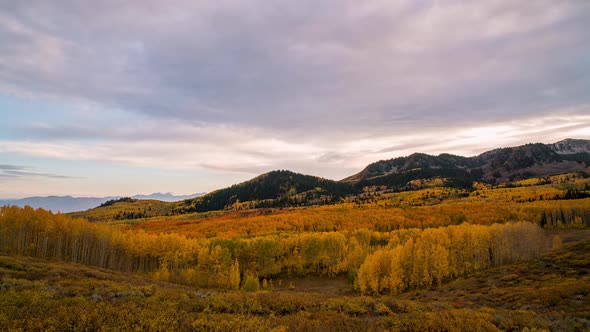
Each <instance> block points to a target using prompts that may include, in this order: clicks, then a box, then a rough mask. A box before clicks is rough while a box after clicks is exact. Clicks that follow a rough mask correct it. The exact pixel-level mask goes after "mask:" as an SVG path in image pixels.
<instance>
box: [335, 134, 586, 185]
mask: <svg viewBox="0 0 590 332" xmlns="http://www.w3.org/2000/svg"><path fill="white" fill-rule="evenodd" d="M589 165H590V141H588V140H573V139H566V140H563V141H560V142H557V143H554V144H541V143H536V144H526V145H522V146H517V147H510V148H501V149H495V150H491V151H488V152H484V153H482V154H480V155H478V156H475V157H461V156H455V155H450V154H440V155H438V156H431V155H427V154H422V153H415V154H412V155H410V156H407V157H399V158H394V159H389V160H381V161H378V162H376V163H372V164H370V165H369V166H367V167H366V168H365V169H363V170H362V171H361V172H359V173H357V174H355V175H352V176H350V177H347V178H345V179H343V180H342V182H346V183H358V182H361V181H365V183H367V184H373V185H379V184H383V185H400V184H403V182H404V181H406V180H407V179H417V178H420V177H426V178H432V177H442V178H448V179H450V180H451V182H453V181H454V182H458V183H463V182H465V180H467V182H469V181H473V180H477V181H485V182H490V183H505V182H508V181H515V180H522V179H526V178H531V177H543V176H550V175H556V174H563V173H569V172H583V171H588V167H589Z"/></svg>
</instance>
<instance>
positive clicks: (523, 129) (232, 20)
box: [0, 0, 590, 178]
mask: <svg viewBox="0 0 590 332" xmlns="http://www.w3.org/2000/svg"><path fill="white" fill-rule="evenodd" d="M589 15H590V3H587V2H584V1H575V0H572V1H568V0H566V1H560V2H558V3H556V2H555V1H551V0H539V1H535V2H534V3H529V2H518V1H517V2H515V1H508V0H503V1H502V0H500V1H485V2H482V1H451V2H444V3H442V2H438V1H395V2H391V1H378V0H375V1H371V0H369V1H362V2H349V1H344V2H343V1H335V0H332V1H330V0H326V1H306V0H304V1H278V2H272V3H269V2H268V1H261V0H252V1H239V0H235V1H234V0H221V1H214V2H202V1H201V2H199V1H183V0H175V1H171V2H170V1H169V2H162V1H153V0H148V1H125V2H123V3H122V2H120V1H111V0H107V1H98V2H79V1H73V0H64V1H59V2H57V3H51V4H49V3H47V2H46V1H42V0H33V1H26V2H23V1H8V2H4V3H2V4H0V99H1V98H2V96H3V95H4V96H6V95H10V96H14V98H18V99H21V100H32V101H34V102H36V103H44V102H47V101H50V102H51V103H53V104H54V105H57V106H55V107H53V108H52V109H51V110H45V111H43V110H38V111H31V112H30V113H29V114H27V116H26V117H25V116H21V115H20V114H21V113H20V112H22V110H19V109H14V110H13V109H10V110H8V109H7V110H6V111H5V112H6V114H7V115H8V116H9V117H10V118H11V119H12V120H13V121H6V122H4V123H2V124H0V129H5V130H2V131H3V132H4V133H3V134H2V136H0V153H14V154H19V155H27V156H36V157H42V158H47V159H60V160H90V161H101V162H108V163H112V164H123V165H131V166H138V167H146V168H158V169H174V170H203V169H205V170H213V171H217V172H221V173H224V172H226V173H227V172H231V173H243V174H246V175H250V174H251V175H255V174H258V173H260V172H262V171H267V170H271V169H276V168H287V169H293V170H296V171H300V172H305V173H311V174H317V175H322V176H325V177H329V178H343V177H345V176H347V175H350V174H352V173H353V172H356V171H358V170H360V169H361V168H362V167H364V166H365V165H366V164H367V163H370V162H373V161H375V160H378V159H387V158H392V157H396V156H401V155H407V154H411V153H413V152H417V151H419V152H427V153H442V152H451V153H456V154H464V155H472V154H477V153H481V152H483V151H485V150H487V149H490V148H495V147H498V146H509V145H518V144H523V143H527V142H533V141H542V142H545V143H549V142H553V141H557V140H560V139H562V138H565V137H567V136H574V137H580V138H590V137H589V136H588V135H589V134H588V132H590V126H589V123H590V120H589V119H588V116H587V115H588V114H589V111H590V107H589V105H590V95H589V94H588V86H590V63H589V62H588V61H587V54H589V53H590V48H589V46H588V45H590V34H588V33H587V26H588V24H587V17H588V16H589ZM0 102H1V100H0ZM60 106H64V107H63V109H62V108H60ZM3 112H4V111H3ZM35 112H36V113H35ZM43 112H45V113H52V114H51V115H47V114H44V113H43ZM42 113H43V114H42ZM40 114H42V115H43V117H41V116H38V115H40ZM3 115H4V114H3ZM5 133H11V134H5ZM26 171H27V169H24V170H23V169H13V170H9V169H5V170H1V173H0V174H3V176H9V175H10V174H11V175H10V176H17V174H16V173H15V172H26ZM10 172H13V173H10ZM29 172H30V170H29ZM30 173H35V172H30ZM38 174H41V173H38ZM47 175H50V174H47ZM18 176H22V175H18ZM30 176H34V175H30ZM38 176H41V175H38ZM56 176H57V175H56Z"/></svg>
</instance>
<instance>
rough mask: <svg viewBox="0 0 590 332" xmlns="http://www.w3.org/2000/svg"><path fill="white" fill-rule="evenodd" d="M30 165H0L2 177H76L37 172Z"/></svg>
mask: <svg viewBox="0 0 590 332" xmlns="http://www.w3.org/2000/svg"><path fill="white" fill-rule="evenodd" d="M31 168H32V167H30V166H17V165H0V178H50V179H74V178H75V177H71V176H65V175H59V174H51V173H37V172H32V171H30V169H31Z"/></svg>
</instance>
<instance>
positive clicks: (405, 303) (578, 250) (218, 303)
mask: <svg viewBox="0 0 590 332" xmlns="http://www.w3.org/2000/svg"><path fill="white" fill-rule="evenodd" d="M589 262H590V240H583V241H581V242H578V243H573V244H570V245H567V246H566V247H565V248H564V249H562V250H558V251H554V252H551V253H548V254H546V255H544V256H542V257H540V258H538V259H535V260H532V261H529V262H521V263H516V264H511V265H505V266H502V267H498V268H494V269H491V270H488V271H483V272H478V273H475V274H472V275H469V276H467V277H465V278H462V279H460V280H457V281H453V282H450V283H447V284H444V285H442V286H441V287H439V288H435V289H431V290H421V291H419V292H416V291H412V292H408V293H403V294H400V295H399V296H389V295H384V296H380V297H367V296H359V295H358V294H355V293H352V292H350V291H349V290H346V288H347V287H349V286H347V284H346V282H345V281H344V279H334V278H332V279H323V280H317V279H313V278H303V279H301V278H296V279H292V280H290V281H288V282H287V281H285V282H284V283H282V284H280V283H279V282H278V281H277V282H275V283H274V285H273V287H272V288H268V289H266V290H264V291H262V292H252V293H250V292H244V291H218V290H203V289H195V288H192V287H186V286H181V285H175V284H171V283H167V282H159V281H156V280H153V279H151V278H147V277H146V276H142V275H129V274H125V273H120V272H114V271H109V270H106V269H100V268H94V267H88V266H83V265H79V264H71V263H62V262H51V261H46V260H40V259H34V258H25V257H15V256H5V255H0V330H21V329H24V330H58V331H65V330H143V331H158V330H171V329H172V330H176V331H202V330H203V331H224V330H225V331H227V330H236V331H238V330H239V331H295V330H309V331H325V330H334V331H336V330H347V331H366V330H373V331H389V330H401V331H426V330H433V331H434V330H439V331H440V330H445V331H459V330H461V331H499V330H504V331H524V329H525V328H526V331H528V330H529V329H538V330H543V329H544V330H551V331H587V330H588V328H589V327H590V326H589V323H588V315H589V314H590V300H589V294H588V289H589V288H590V279H589V275H590V270H589V266H590V264H589ZM287 284H289V285H291V286H292V287H287ZM338 287H340V288H338Z"/></svg>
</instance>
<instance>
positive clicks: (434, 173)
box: [0, 139, 590, 218]
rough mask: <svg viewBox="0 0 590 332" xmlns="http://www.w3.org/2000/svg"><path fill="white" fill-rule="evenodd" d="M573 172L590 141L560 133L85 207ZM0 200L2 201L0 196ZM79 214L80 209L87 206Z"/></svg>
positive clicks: (229, 202) (64, 200)
mask: <svg viewBox="0 0 590 332" xmlns="http://www.w3.org/2000/svg"><path fill="white" fill-rule="evenodd" d="M572 172H579V173H581V174H583V175H584V176H590V140H580V139H565V140H563V141H560V142H557V143H554V144H541V143H535V144H526V145H521V146H516V147H508V148H500V149H495V150H491V151H488V152H484V153H482V154H480V155H478V156H474V157H462V156H457V155H452V154H447V153H444V154H440V155H438V156H433V155H428V154H423V153H414V154H412V155H409V156H407V157H398V158H394V159H389V160H381V161H378V162H375V163H372V164H370V165H368V166H367V167H365V169H363V170H362V171H360V172H359V173H357V174H354V175H352V176H349V177H347V178H345V179H343V180H340V181H333V180H329V179H324V178H320V177H316V176H311V175H304V174H298V173H294V172H291V171H286V170H281V171H272V172H269V173H266V174H262V175H259V176H257V177H255V178H253V179H251V180H249V181H245V182H242V183H239V184H235V185H233V186H231V187H228V188H224V189H219V190H216V191H213V192H210V193H208V194H205V195H203V194H195V195H191V196H173V195H171V194H152V195H149V196H139V195H138V196H133V198H136V199H146V198H148V199H158V200H162V201H168V202H171V203H162V204H158V206H157V209H156V208H155V207H154V208H153V209H151V210H149V209H147V208H145V209H144V207H145V206H144V207H142V208H140V207H141V206H142V205H145V204H146V203H145V202H142V201H141V200H139V201H137V202H113V204H109V206H108V207H97V208H94V209H92V210H89V211H87V213H86V215H89V214H91V213H92V214H94V215H100V211H101V209H107V208H108V209H109V211H111V212H112V211H113V209H114V210H117V206H120V207H121V209H123V210H124V211H120V212H121V213H120V215H122V216H127V215H133V218H144V217H150V216H155V215H171V214H184V213H191V212H206V211H214V210H223V209H248V208H261V207H262V208H264V207H291V206H309V205H315V204H330V203H335V202H338V201H340V200H341V199H342V198H344V197H347V196H351V195H353V196H354V195H362V194H363V193H366V192H367V191H382V190H389V191H401V190H412V189H417V188H420V187H424V186H432V185H444V186H447V187H456V188H472V186H473V184H474V182H485V183H490V184H500V183H507V182H511V181H517V180H522V179H527V178H532V177H546V176H550V175H557V174H564V173H572ZM117 198H118V197H104V198H73V197H45V198H28V199H23V200H18V201H9V202H8V204H15V205H25V204H27V205H31V206H37V207H44V208H47V209H51V210H53V211H57V210H59V211H62V212H69V211H82V210H86V209H89V208H91V207H95V206H98V205H100V204H102V203H104V202H106V201H107V200H112V199H117ZM0 204H3V202H2V201H0ZM133 207H137V209H134V208H133ZM131 210H133V213H131ZM144 210H145V212H144ZM111 214H112V213H111ZM79 215H80V216H84V213H80V214H79Z"/></svg>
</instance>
